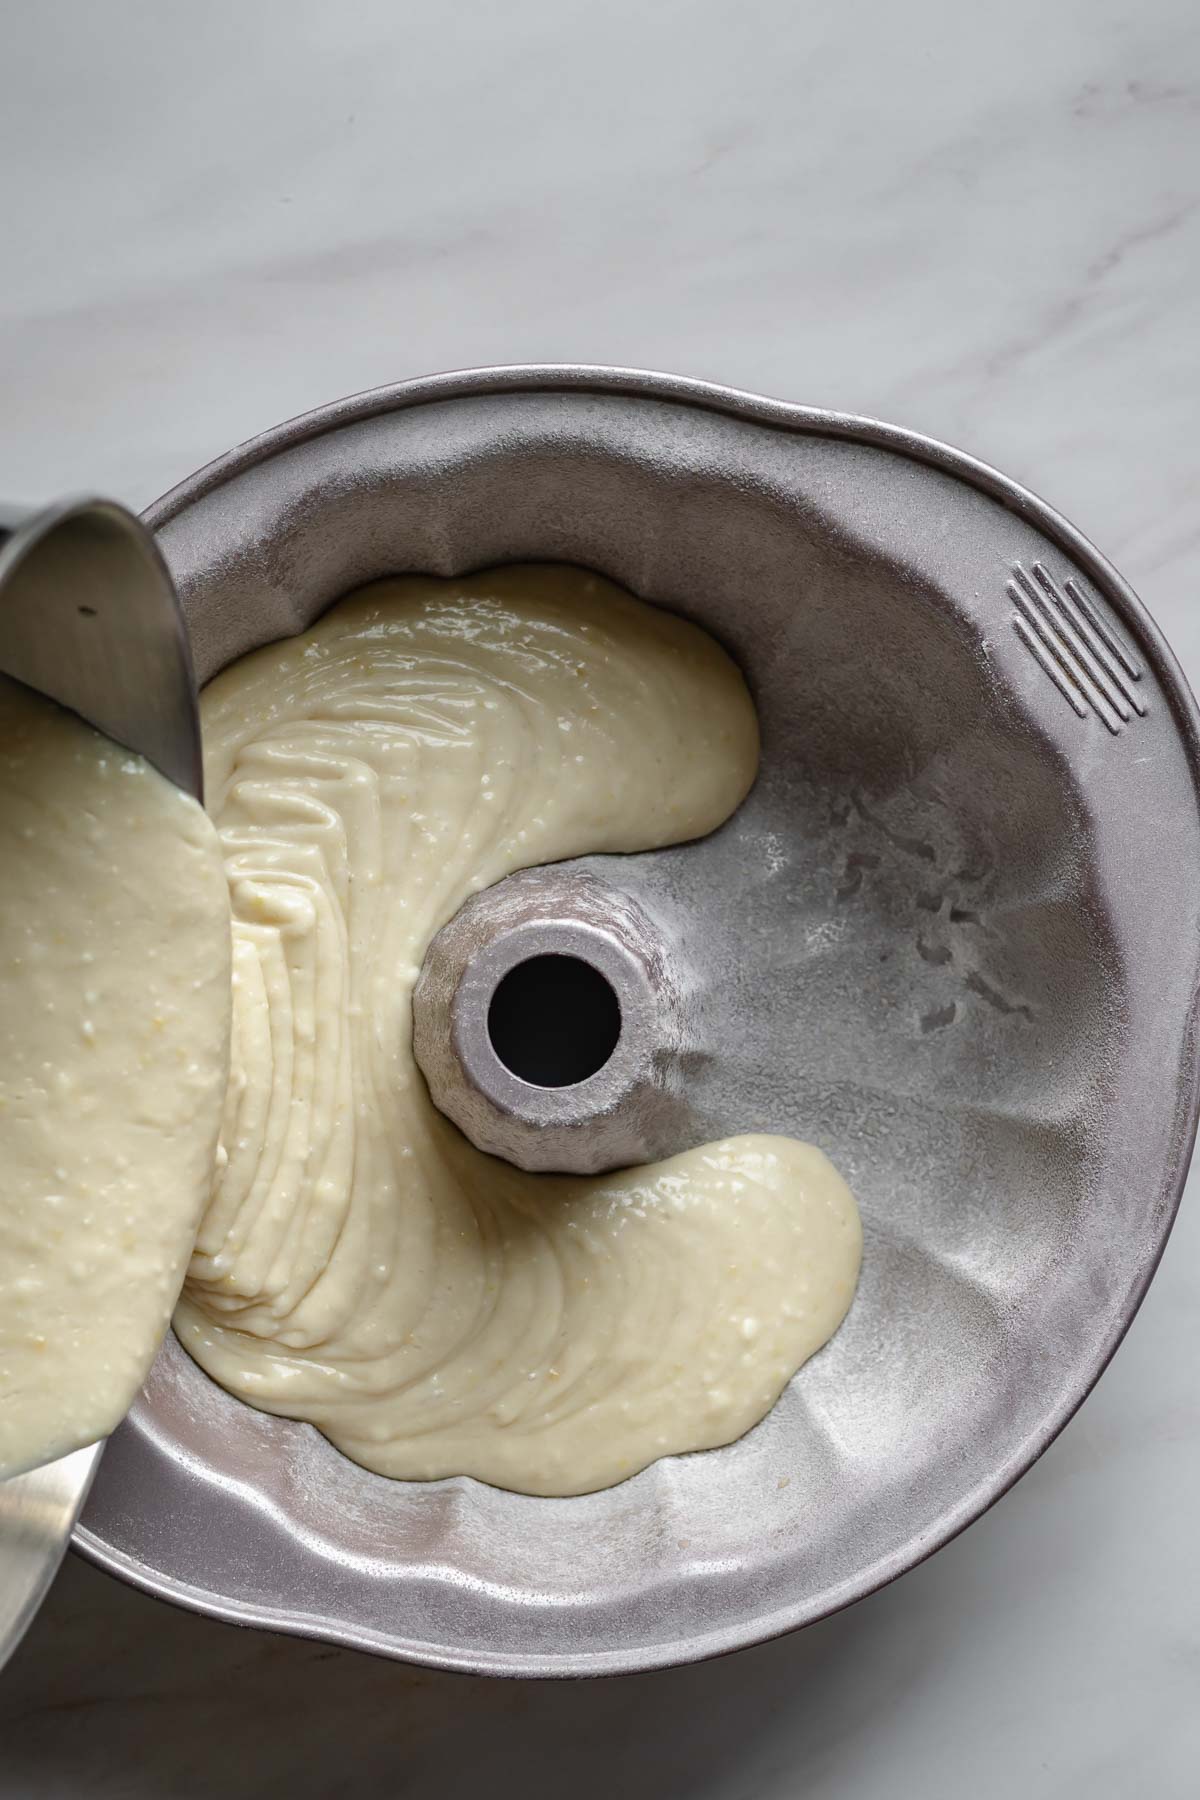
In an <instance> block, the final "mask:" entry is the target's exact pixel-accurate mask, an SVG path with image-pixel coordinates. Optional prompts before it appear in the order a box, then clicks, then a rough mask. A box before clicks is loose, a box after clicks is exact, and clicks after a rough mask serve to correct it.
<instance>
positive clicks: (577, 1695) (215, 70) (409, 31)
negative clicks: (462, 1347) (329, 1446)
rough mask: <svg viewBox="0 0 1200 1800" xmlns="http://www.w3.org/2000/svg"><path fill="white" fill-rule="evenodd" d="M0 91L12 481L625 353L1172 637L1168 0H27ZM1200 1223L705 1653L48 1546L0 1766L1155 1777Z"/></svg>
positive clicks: (1189, 1629) (698, 1777)
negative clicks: (967, 489)
mask: <svg viewBox="0 0 1200 1800" xmlns="http://www.w3.org/2000/svg"><path fill="white" fill-rule="evenodd" d="M4 89H5V97H4V104H3V107H2V108H0V188H2V190H3V212H2V220H3V224H2V233H3V237H2V242H3V251H2V253H0V269H2V271H3V275H2V279H0V493H3V494H4V495H5V496H6V497H7V498H11V499H31V500H32V499H38V498H45V497H48V496H49V495H51V494H55V493H58V492H60V491H62V490H65V489H78V488H82V487H92V488H98V489H101V490H104V489H107V490H110V491H112V492H115V493H116V494H118V495H120V496H122V497H124V498H126V499H128V500H129V501H131V502H134V503H135V504H143V503H145V502H146V501H148V500H149V499H150V498H152V497H153V495H154V494H155V493H156V492H158V491H159V490H161V489H163V488H164V487H166V486H168V485H169V484H170V483H171V482H173V481H174V480H176V479H177V478H178V477H180V476H182V475H184V474H187V473H188V472H189V471H190V470H191V469H193V468H194V467H195V466H197V465H198V464H199V463H201V462H203V461H205V460H206V459H207V458H209V457H210V456H213V455H215V454H216V453H218V452H219V451H221V450H223V449H224V448H226V447H227V446H228V445H229V444H231V443H232V442H234V441H235V440H237V439H239V438H242V437H245V436H247V435H248V434H250V433H252V432H254V431H256V430H258V429H259V428H261V427H263V426H265V425H268V424H271V423H273V422H274V421H276V420H277V419H279V418H282V417H284V416H285V415H287V414H289V413H294V412H297V411H299V410H301V409H303V408H305V407H307V406H309V405H312V404H315V403H316V402H319V401H322V400H325V399H329V398H332V397H334V396H336V395H339V394H343V393H346V392H349V391H351V390H353V389H356V388H361V387H364V386H369V385H372V384H374V383H376V382H380V381H385V380H389V379H392V378H394V377H398V376H402V375H408V374H417V373H422V372H425V371H428V370H432V369H439V368H445V367H450V366H455V365H463V364H470V363H485V362H504V361H521V360H552V359H556V358H560V359H581V360H588V361H596V362H616V363H633V364H642V365H646V366H650V367H661V368H666V369H672V370H677V371H680V372H683V373H687V374H692V375H700V376H707V377H711V378H713V379H716V380H719V381H726V382H730V383H733V384H736V385H741V386H745V387H750V388H756V389H759V390H761V391H763V392H765V393H770V394H776V395H781V396H784V397H787V398H791V399H798V400H805V401H810V402H815V403H818V404H826V405H831V406H836V407H843V408H847V409H851V410H857V411H862V412H868V413H874V414H876V415H880V416H882V417H885V418H892V419H896V420H898V421H900V422H903V423H906V424H909V425H913V426H916V427H918V428H920V429H921V430H924V431H927V432H931V433H933V434H935V435H937V436H942V437H947V438H950V439H952V440H954V441H956V442H958V443H960V444H962V445H963V446H965V447H966V448H968V449H970V450H972V451H974V452H976V453H977V454H979V455H981V456H983V457H985V458H988V459H989V460H991V461H994V462H997V463H999V464H1000V465H1001V466H1002V467H1004V468H1006V469H1008V470H1009V471H1010V472H1012V473H1013V474H1015V475H1017V476H1018V477H1020V478H1022V479H1023V480H1025V481H1026V482H1027V483H1029V484H1030V485H1031V486H1033V487H1035V488H1037V489H1039V490H1040V491H1042V492H1043V493H1045V494H1046V495H1047V496H1048V497H1049V498H1050V499H1052V500H1053V501H1054V502H1055V503H1056V504H1057V505H1058V506H1060V507H1061V508H1062V509H1063V510H1064V511H1066V512H1067V513H1068V515H1069V516H1071V517H1072V518H1074V519H1075V521H1076V522H1077V523H1078V524H1080V525H1081V526H1082V527H1083V528H1084V529H1085V530H1087V531H1089V532H1090V533H1091V535H1092V536H1093V537H1095V538H1096V539H1097V540H1098V541H1099V542H1100V544H1101V545H1102V547H1103V548H1104V549H1105V550H1106V551H1107V552H1108V553H1109V554H1110V555H1111V556H1112V557H1113V558H1114V559H1115V560H1116V562H1117V563H1118V565H1119V566H1120V567H1121V568H1122V569H1123V570H1124V572H1125V573H1126V574H1127V575H1128V576H1129V577H1130V578H1131V579H1132V581H1133V582H1134V584H1135V586H1137V587H1138V588H1139V589H1140V591H1141V593H1142V595H1143V597H1144V598H1145V600H1146V601H1147V603H1148V604H1149V606H1150V607H1151V609H1152V610H1153V611H1154V612H1155V613H1156V614H1157V616H1158V618H1159V619H1160V621H1161V622H1162V624H1163V625H1164V626H1165V628H1166V630H1167V632H1168V634H1169V635H1170V636H1171V637H1172V638H1173V640H1174V642H1175V645H1176V648H1177V649H1178V651H1179V652H1180V654H1181V656H1182V658H1183V661H1184V664H1185V666H1186V667H1187V668H1188V669H1189V670H1190V673H1191V676H1192V678H1193V680H1194V681H1200V611H1198V609H1197V598H1196V595H1197V582H1198V578H1200V484H1198V481H1197V466H1198V465H1197V456H1196V424H1197V418H1196V412H1197V388H1198V382H1197V375H1198V364H1200V356H1198V351H1197V346H1198V343H1200V13H1198V12H1197V8H1196V5H1195V0H1140V3H1135V0H1008V4H1007V5H1005V6H1003V7H995V8H992V7H984V6H983V5H982V4H975V5H972V4H969V3H968V4H964V3H963V0H905V4H891V3H889V0H842V3H841V4H840V5H839V4H826V3H825V0H806V3H805V4H802V5H801V4H788V3H787V0H740V3H739V4H736V5H734V4H720V3H718V0H658V3H657V4H646V0H640V3H638V0H605V3H604V4H601V5H596V4H584V3H583V0H507V3H506V4H495V3H493V4H487V3H486V0H472V3H459V4H447V3H445V0H443V3H441V4H437V3H433V0H425V4H422V5H415V4H401V3H398V0H388V3H383V4H380V3H367V0H353V3H352V4H350V5H349V6H347V7H345V8H339V7H331V6H329V5H328V4H325V3H321V4H313V3H312V0H288V3H282V0H246V3H245V4H233V3H232V0H209V3H207V4H204V5H192V6H188V7H185V6H183V5H181V4H178V0H160V3H159V4H153V5H152V4H149V0H144V3H138V0H106V4H104V5H102V6H100V5H94V4H91V0H76V3H75V4H71V3H70V0H46V3H45V4H43V5H40V6H38V7H33V6H27V7H23V8H17V9H10V10H9V13H8V16H7V17H6V20H5V48H4ZM1198 876H1200V871H1198ZM1193 1185H1194V1186H1195V1184H1193ZM1198 1267H1200V1191H1198V1192H1197V1194H1196V1195H1195V1196H1194V1199H1193V1203H1192V1204H1191V1205H1189V1204H1188V1203H1187V1202H1186V1201H1185V1206H1184V1212H1183V1215H1182V1217H1181V1221H1180V1224H1179V1226H1178V1228H1177V1230H1176V1234H1175V1237H1174V1240H1173V1242H1172V1244H1171V1246H1170V1249H1169V1250H1168V1253H1167V1256H1166V1259H1165V1262H1164V1264H1163V1267H1162V1270H1161V1273H1160V1275H1159V1277H1158V1279H1157V1281H1156V1283H1155V1286H1154V1288H1153V1290H1152V1292H1151V1295H1150V1298H1149V1300H1148V1301H1147V1303H1146V1306H1145V1308H1144V1309H1143V1312H1142V1315H1141V1317H1140V1318H1139V1320H1138V1322H1137V1323H1136V1325H1135V1327H1134V1329H1133V1331H1132V1333H1131V1335H1130V1338H1129V1340H1128V1342H1127V1344H1126V1346H1125V1348H1124V1349H1123V1350H1122V1351H1121V1353H1120V1355H1119V1356H1118V1358H1117V1361H1116V1363H1115V1364H1114V1366H1113V1368H1112V1370H1111V1371H1110V1372H1109V1374H1108V1375H1107V1376H1106V1377H1105V1379H1104V1381H1103V1383H1102V1384H1101V1387H1100V1389H1099V1390H1098V1392H1097V1393H1096V1395H1095V1396H1094V1397H1093V1399H1092V1400H1091V1401H1090V1402H1089V1403H1088V1405H1087V1407H1086V1408H1085V1409H1084V1411H1083V1413H1082V1415H1081V1416H1080V1417H1079V1419H1078V1420H1077V1421H1076V1423H1075V1424H1073V1425H1072V1426H1071V1427H1070V1428H1069V1430H1068V1431H1067V1433H1066V1434H1065V1436H1064V1437H1063V1438H1062V1439H1061V1440H1060V1441H1059V1443H1058V1444H1057V1445H1056V1446H1055V1447H1054V1448H1053V1449H1052V1450H1051V1452H1050V1453H1049V1454H1048V1455H1047V1457H1046V1458H1045V1459H1044V1461H1043V1462H1042V1463H1041V1465H1040V1466H1039V1467H1038V1468H1037V1469H1036V1470H1035V1471H1034V1472H1033V1473H1032V1474H1031V1475H1030V1476H1029V1477H1028V1478H1027V1479H1026V1480H1025V1481H1024V1482H1023V1483H1021V1485H1020V1486H1019V1487H1018V1488H1017V1489H1016V1490H1015V1491H1014V1492H1013V1493H1012V1494H1011V1495H1010V1496H1009V1497H1008V1498H1007V1499H1006V1500H1004V1501H1003V1502H1002V1503H1001V1504H1000V1505H999V1506H998V1507H997V1508H996V1509H995V1510H994V1512H992V1513H991V1514H990V1515H989V1516H988V1517H987V1518H986V1519H984V1520H983V1521H982V1522H981V1523H980V1524H979V1525H977V1526H976V1527H975V1528H974V1529H972V1530H971V1531H970V1532H969V1533H967V1535H966V1536H965V1537H964V1538H962V1539H960V1540H959V1541H958V1542H957V1543H955V1544H954V1545H952V1546H951V1547H950V1548H949V1549H947V1550H946V1551H944V1552H943V1553H942V1554H941V1555H939V1556H938V1557H936V1558H935V1559H934V1560H933V1561H932V1562H931V1563H929V1564H927V1565H926V1566H925V1567H923V1568H922V1569H920V1570H918V1571H916V1572H915V1573H914V1574H912V1575H910V1576H908V1577H906V1578H905V1579H904V1580H903V1581H901V1582H900V1583H898V1584H897V1585H896V1586H894V1587H893V1588H891V1589H890V1590H888V1591H887V1592H885V1593H883V1594H881V1595H879V1596H877V1597H876V1598H874V1599H873V1600H871V1601H868V1602H865V1603H864V1604H862V1605H860V1606H859V1607H857V1608H856V1609H854V1610H853V1611H852V1612H850V1613H848V1614H845V1615H843V1616H841V1617H840V1618H837V1619H835V1620H832V1621H830V1622H829V1623H827V1624H825V1625H823V1626H820V1627H817V1628H814V1629H813V1630H810V1631H809V1632H807V1633H805V1634H803V1635H801V1636H800V1637H798V1638H794V1639H792V1640H790V1641H787V1642H784V1643H780V1644H777V1645H772V1646H768V1647H766V1648H764V1649H762V1650H758V1651H753V1652H749V1653H747V1654H745V1655H743V1656H740V1657H736V1658H733V1659H730V1660H727V1661H726V1662H723V1663H719V1664H715V1665H710V1666H707V1667H702V1668H698V1669H693V1670H688V1671H682V1672H678V1673H671V1674H664V1675H659V1676H654V1677H646V1678H639V1679H635V1680H627V1681H620V1682H615V1683H608V1684H590V1683H586V1684H577V1685H569V1686H553V1685H552V1686H541V1687H536V1686H518V1685H509V1684H505V1683H494V1682H471V1681H468V1680H465V1679H460V1678H451V1677H443V1676H430V1675H424V1674H417V1673H411V1672H407V1671H404V1670H402V1669H400V1668H398V1667H395V1666H393V1665H391V1664H386V1663H383V1662H378V1661H374V1660H372V1659H369V1658H366V1657H359V1656H355V1655H353V1654H351V1653H347V1652H343V1651H336V1650H331V1649H329V1648H326V1647H322V1646H318V1645H309V1644H303V1643H299V1642H294V1641H290V1640H284V1639H277V1638H271V1637H268V1636H265V1635H261V1634H259V1633H255V1632H244V1631H238V1630H235V1629H233V1628H229V1627H224V1626H220V1625H216V1624H213V1623H211V1622H209V1621H206V1620H202V1619H199V1618H195V1617H192V1616H190V1615H186V1614H183V1613H175V1612H172V1611H170V1610H167V1609H165V1608H163V1607H160V1606H158V1605H156V1604H155V1603H153V1602H151V1601H150V1600H147V1599H145V1598H143V1597H142V1596H140V1595H138V1594H135V1593H133V1592H131V1591H128V1590H126V1589H123V1588H121V1587H119V1586H118V1585H116V1584H115V1583H113V1582H110V1581H109V1580H108V1579H107V1578H105V1577H103V1576H101V1575H99V1574H97V1573H95V1572H94V1571H92V1570H91V1569H89V1568H87V1567H85V1566H83V1565H82V1564H80V1563H78V1562H74V1561H73V1562H71V1563H69V1565H68V1566H67V1567H66V1569H65V1570H64V1572H63V1574H62V1576H61V1578H60V1580H59V1582H58V1585H57V1587H56V1589H55V1590H54V1593H53V1595H52V1597H51V1599H50V1602H49V1604H48V1605H47V1607H46V1609H45V1611H44V1613H43V1615H42V1617H41V1619H40V1620H39V1622H38V1624H37V1626H36V1628H35V1630H34V1632H33V1634H32V1636H31V1637H30V1639H29V1640H28V1642H27V1643H26V1645H25V1646H24V1648H23V1649H22V1651H21V1652H20V1653H19V1655H18V1657H17V1659H16V1660H15V1662H14V1663H13V1664H12V1665H11V1666H10V1669H9V1670H8V1672H7V1673H6V1674H5V1676H4V1677H3V1679H2V1680H0V1797H2V1800H10V1796H11V1797H12V1800H17V1797H18V1796H19V1797H20V1800H41V1797H45V1800H74V1797H76V1796H78V1795H80V1794H84V1793H86V1794H88V1795H89V1796H97V1797H98V1800H122V1797H125V1796H129V1797H131V1800H132V1797H136V1800H147V1797H150V1796H158V1795H165V1794H170V1795H172V1796H173V1797H174V1800H187V1797H188V1796H193V1795H195V1796H200V1795H205V1796H207V1795H214V1794H221V1795H222V1796H225V1795H228V1796H230V1800H233V1797H234V1796H242V1795H245V1796H250V1795H254V1796H256V1797H257V1800H270V1797H271V1796H273V1795H281V1796H282V1795H285V1794H286V1795H288V1796H289V1800H290V1797H291V1796H330V1797H333V1796H340V1795H343V1794H345V1795H349V1794H351V1793H354V1794H369V1795H381V1796H382V1795H387V1796H392V1795H409V1794H412V1795H425V1794H433V1793H440V1792H442V1791H445V1792H447V1793H463V1792H466V1791H468V1784H470V1783H471V1782H472V1779H473V1778H474V1781H475V1782H477V1783H479V1784H480V1785H481V1786H482V1787H483V1788H484V1789H485V1790H490V1791H493V1792H501V1793H503V1792H505V1791H512V1792H514V1793H516V1792H518V1791H521V1792H523V1793H526V1794H530V1793H532V1794H541V1793H547V1794H549V1793H550V1792H552V1791H558V1789H560V1788H564V1789H565V1788H574V1790H575V1791H576V1792H577V1793H578V1794H580V1796H586V1795H591V1794H595V1795H597V1796H600V1795H604V1796H606V1797H607V1796H609V1795H610V1794H612V1793H623V1794H626V1795H629V1796H639V1795H642V1794H645V1795H648V1796H649V1795H654V1796H656V1797H660V1800H661V1797H664V1796H665V1797H674V1796H687V1797H688V1800H692V1797H694V1800H784V1797H788V1800H790V1797H792V1796H799V1795H804V1796H806V1797H808V1800H825V1797H831V1800H832V1797H839V1800H840V1797H842V1796H846V1797H849V1796H860V1795H874V1794H880V1793H885V1792H886V1793H889V1794H909V1793H911V1794H914V1795H916V1794H921V1795H923V1796H928V1795H935V1796H936V1795H941V1794H946V1795H951V1794H955V1795H957V1794H959V1793H969V1794H971V1795H972V1796H973V1797H974V1800H992V1797H993V1796H994V1797H995V1800H1000V1797H1001V1796H1003V1797H1004V1800H1007V1797H1008V1796H1009V1794H1010V1793H1012V1792H1014V1791H1016V1792H1025V1793H1028V1794H1032V1795H1036V1796H1041V1795H1054V1796H1059V1795H1067V1796H1074V1795H1080V1796H1083V1795H1085V1794H1086V1795H1087V1796H1088V1797H1089V1800H1096V1797H1097V1796H1099V1797H1101V1800H1107V1797H1108V1796H1114V1797H1122V1800H1123V1797H1124V1796H1127V1795H1130V1794H1132V1793H1135V1792H1138V1791H1145V1792H1148V1793H1152V1794H1154V1795H1155V1796H1156V1797H1162V1796H1167V1797H1174V1796H1184V1795H1191V1794H1193V1793H1195V1792H1196V1787H1197V1780H1198V1779H1200V1778H1198V1776H1197V1772H1196V1771H1197V1765H1198V1764H1200V1707H1198V1706H1197V1703H1196V1694H1197V1679H1198V1677H1200V1549H1198V1543H1200V1533H1198V1532H1197V1529H1196V1518H1197V1502H1198V1498H1200V1404H1198V1398H1197V1380H1196V1377H1197V1355H1196V1349H1197V1320H1198V1319H1200V1276H1198V1275H1197V1268H1198Z"/></svg>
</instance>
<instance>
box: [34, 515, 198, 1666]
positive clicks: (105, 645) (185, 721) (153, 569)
mask: <svg viewBox="0 0 1200 1800" xmlns="http://www.w3.org/2000/svg"><path fill="white" fill-rule="evenodd" d="M0 671H2V672H3V673H4V674H6V675H11V676H15V677H16V679H17V680H19V681H23V682H25V683H26V685H27V686H29V687H32V688H37V689H38V690H39V692H41V693H43V694H46V695H48V696H49V698H50V699H52V700H56V701H57V702H58V703H59V705H60V706H66V707H69V708H70V709H71V711H73V712H76V713H78V714H79V715H80V717H81V718H83V719H86V720H87V722H88V724H90V725H94V726H95V727H96V728H97V730H99V731H103V732H104V733H105V735H106V736H108V737H110V738H114V739H115V740H116V741H117V742H118V743H120V744H124V745H125V746H126V748H128V749H130V750H135V751H137V752H138V753H139V754H140V755H142V756H144V757H145V758H146V759H147V761H148V762H151V763H153V764H154V766H155V768H157V769H159V770H160V771H161V772H162V774H164V775H165V776H167V778H168V779H169V780H171V781H173V782H175V784H176V785H177V786H178V787H181V788H183V789H185V791H186V792H187V793H189V794H193V795H194V796H195V797H196V799H197V800H199V799H202V798H203V790H202V776H201V761H200V715H199V712H198V709H197V706H196V681H195V675H194V673H193V670H192V657H191V650H190V647H189V644H188V638H187V630H186V628H185V626H184V623H183V615H182V613H181V611H180V608H179V601H178V598H177V596H176V593H175V589H174V586H173V585H172V582H171V577H170V575H169V574H168V573H167V568H166V564H165V563H164V562H163V560H162V557H161V556H160V555H159V552H158V549H157V546H156V545H155V542H154V539H153V538H152V536H151V535H150V533H149V532H148V531H147V530H146V528H145V526H144V525H142V524H141V523H140V521H139V520H138V519H137V518H135V517H134V515H133V514H132V513H130V512H127V511H126V510H125V508H124V507H123V506H118V505H117V504H116V502H115V501H112V500H98V499H79V500H67V501H60V502H59V503H58V504H56V505H54V506H50V507H47V508H46V509H44V510H42V511H35V512H22V511H18V510H15V509H13V508H10V507H0ZM2 1184H3V1170H0V1205H2V1204H3V1185H2ZM2 1403H3V1396H2V1395H0V1404H2ZM102 1448H103V1445H102V1444H92V1445H89V1446H88V1447H87V1448H85V1449H82V1450H74V1451H72V1452H71V1454H70V1455H69V1456H63V1457H59V1458H58V1459H57V1461H55V1462H52V1463H47V1464H45V1465H44V1466H43V1467H42V1468H40V1469H33V1470H31V1471H30V1472H29V1473H28V1474H26V1475H14V1476H11V1477H10V1478H9V1479H8V1480H7V1481H0V1668H2V1667H3V1666H4V1664H5V1662H6V1661H7V1660H8V1658H9V1656H10V1655H11V1654H12V1652H13V1651H14V1650H15V1649H16V1647H17V1645H18V1644H19V1643H20V1641H21V1638H22V1636H23V1635H24V1633H25V1631H26V1629H27V1628H28V1626H29V1624H30V1622H31V1620H32V1619H33V1616H34V1614H35V1613H36V1611H37V1609H38V1607H39V1605H40V1604H41V1601H42V1599H43V1597H44V1595H45V1593H46V1590H47V1589H48V1587H49V1586H50V1583H51V1581H52V1580H53V1578H54V1574H55V1572H56V1570H57V1568H58V1565H59V1563H60V1562H61V1560H62V1556H63V1552H64V1550H65V1549H66V1546H67V1540H68V1539H69V1537H70V1535H71V1531H72V1528H73V1527H74V1524H75V1520H76V1518H77V1517H78V1515H79V1511H80V1508H81V1507H82V1505H83V1502H84V1500H85V1499H86V1497H87V1491H88V1488H89V1487H90V1486H91V1481H92V1476H93V1474H94V1473H95V1469H96V1464H97V1463H98V1461H99V1459H100V1452H101V1450H102Z"/></svg>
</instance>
